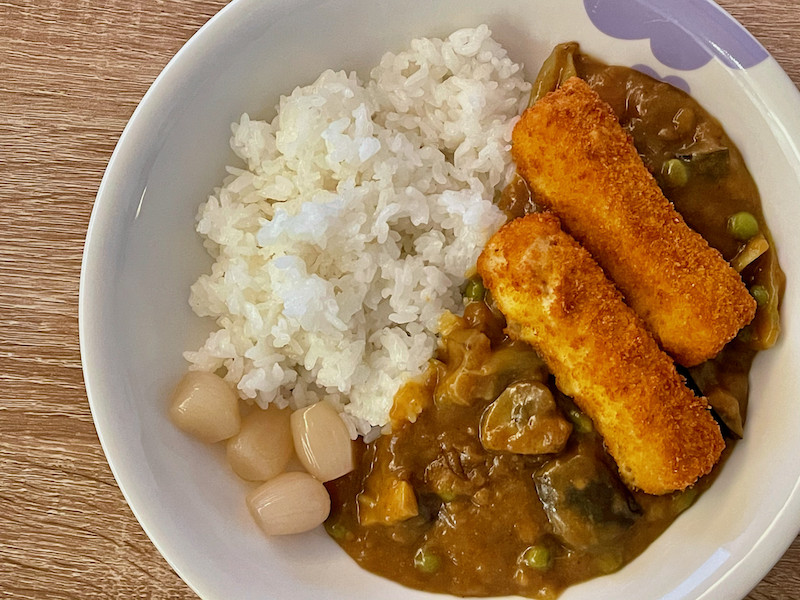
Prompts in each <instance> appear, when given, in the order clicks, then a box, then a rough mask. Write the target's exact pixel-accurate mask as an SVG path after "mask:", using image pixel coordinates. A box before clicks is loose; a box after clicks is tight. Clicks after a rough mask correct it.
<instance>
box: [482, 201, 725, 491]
mask: <svg viewBox="0 0 800 600" xmlns="http://www.w3.org/2000/svg"><path fill="white" fill-rule="evenodd" d="M478 272H479V273H480V274H481V276H482V277H483V281H484V285H486V287H487V288H488V289H489V290H490V291H491V293H492V296H493V297H494V299H495V302H496V303H497V305H498V307H499V308H500V310H501V311H502V312H503V314H504V315H505V317H506V319H507V321H508V332H509V334H510V335H511V336H512V337H515V338H518V339H521V340H524V341H526V342H528V343H530V344H531V345H532V346H533V347H534V348H536V350H537V351H538V352H539V354H540V355H541V356H542V358H543V359H544V361H545V363H546V364H547V366H548V368H549V369H550V371H551V372H552V373H553V375H554V376H555V378H556V384H557V385H558V387H559V388H560V389H561V391H563V392H564V393H565V394H567V395H569V396H572V397H573V398H574V399H575V402H576V403H577V404H578V406H580V408H581V409H582V410H584V411H585V412H586V413H587V414H588V415H589V416H590V417H592V419H593V420H594V423H595V426H596V427H597V429H598V431H599V432H600V434H601V435H602V436H603V438H604V440H605V443H606V446H607V447H608V451H609V454H611V456H612V457H613V458H614V460H615V461H616V463H617V466H618V467H619V471H620V475H621V476H622V478H623V480H625V482H626V483H627V484H628V485H631V486H633V487H636V488H638V489H641V490H642V491H644V492H647V493H650V494H664V493H668V492H671V491H674V490H682V489H685V488H686V487H688V486H690V485H692V484H693V483H694V482H695V481H696V480H697V479H698V478H699V477H701V476H702V475H705V474H706V473H708V472H709V471H711V468H712V467H713V466H714V464H715V463H716V462H717V460H718V459H719V457H720V454H721V453H722V450H723V448H724V447H725V443H724V441H723V439H722V435H721V433H720V429H719V426H718V425H717V423H716V422H715V421H714V419H713V417H712V416H711V413H710V412H709V408H708V403H707V402H706V400H705V398H698V397H696V396H695V395H694V394H693V393H692V392H691V390H689V389H688V388H687V387H686V385H685V384H684V381H683V379H682V377H681V376H680V375H679V374H678V372H677V371H676V370H675V366H674V364H673V363H672V360H670V358H669V357H668V356H667V355H666V354H665V353H664V352H663V351H662V350H661V349H660V348H659V347H658V345H657V344H656V342H655V340H654V339H653V338H652V336H651V335H650V334H649V333H648V331H647V329H646V328H645V327H644V324H643V323H642V322H641V320H640V319H639V317H638V316H637V315H636V313H634V312H633V310H631V309H630V308H629V307H628V306H627V305H626V304H625V302H624V301H623V299H622V296H621V294H620V293H619V292H618V291H617V290H616V288H615V287H614V286H613V284H612V283H611V282H610V281H609V280H608V279H607V278H606V277H605V275H604V274H603V271H602V269H601V268H600V267H599V265H598V264H597V263H596V262H595V261H594V260H593V259H592V257H591V256H590V255H589V253H588V252H587V251H586V250H585V249H584V248H583V247H581V246H580V244H578V243H577V242H576V241H575V240H574V239H573V238H571V237H570V236H569V235H567V234H566V233H565V232H564V231H562V229H561V225H560V223H559V220H558V218H557V217H555V216H554V215H552V214H549V213H540V214H531V215H528V216H526V217H524V218H521V219H516V220H514V221H512V222H510V223H508V224H506V225H505V226H504V227H502V228H501V229H500V231H498V232H497V233H496V234H495V235H494V236H493V237H492V238H491V239H490V240H489V243H488V244H487V246H486V248H485V249H484V251H483V253H482V254H481V255H480V257H479V258H478Z"/></svg>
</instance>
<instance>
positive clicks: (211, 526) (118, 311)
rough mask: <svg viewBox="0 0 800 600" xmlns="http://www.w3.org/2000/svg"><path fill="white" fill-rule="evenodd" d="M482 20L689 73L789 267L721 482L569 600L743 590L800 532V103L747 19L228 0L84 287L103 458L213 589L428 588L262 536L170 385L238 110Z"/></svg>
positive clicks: (138, 156) (140, 115) (103, 216)
mask: <svg viewBox="0 0 800 600" xmlns="http://www.w3.org/2000/svg"><path fill="white" fill-rule="evenodd" d="M660 4H669V7H662V8H653V7H658V6H659V5H660ZM670 13H673V14H670ZM482 22H485V23H488V24H489V26H490V27H491V29H492V30H493V32H494V37H495V38H496V39H498V40H499V41H500V42H501V43H502V44H504V45H505V46H506V48H507V49H508V50H509V52H510V54H511V56H512V58H513V59H514V60H516V61H518V62H524V63H525V65H526V73H527V75H528V77H529V78H532V77H533V76H535V73H536V71H537V70H538V67H539V65H540V64H541V62H542V60H543V59H544V58H545V56H546V55H547V54H548V53H549V51H550V49H551V48H552V46H553V45H555V44H556V43H559V42H562V41H567V40H573V39H574V40H577V41H579V42H580V43H581V45H582V48H583V50H584V51H586V52H588V53H590V54H593V55H595V56H596V57H598V58H600V59H602V60H604V61H607V62H611V63H618V64H624V65H629V66H632V65H644V66H645V67H647V68H649V69H652V70H653V71H655V72H656V73H657V74H658V75H659V76H662V77H667V76H674V77H680V78H681V79H682V80H683V83H684V84H686V85H688V86H689V87H690V88H691V91H692V94H693V95H694V96H695V97H696V98H697V99H698V100H700V102H701V103H703V104H704V105H705V106H706V108H708V109H709V110H710V111H711V112H712V113H713V114H714V115H716V116H717V117H718V118H719V119H720V120H721V121H722V122H723V124H724V125H725V127H726V129H727V131H728V133H729V134H730V135H731V136H732V137H733V139H734V140H735V141H736V142H737V143H738V145H739V146H740V149H741V150H742V151H743V153H744V156H745V159H746V161H747V163H748V165H749V167H750V169H751V171H752V173H753V175H754V177H755V179H756V182H757V183H758V185H759V188H760V190H761V194H762V199H763V203H764V209H765V213H766V217H767V220H768V222H769V224H770V226H771V228H772V232H773V234H774V237H775V239H776V241H777V247H778V253H779V256H780V259H781V263H782V265H783V268H784V270H785V271H786V275H787V279H788V284H787V289H786V296H785V299H784V306H783V328H784V329H783V334H782V337H781V340H780V342H779V343H778V345H777V346H776V347H775V348H773V349H771V350H770V351H769V352H766V353H764V354H762V355H760V356H759V357H758V359H757V361H756V364H755V367H754V369H753V372H752V383H753V393H752V399H751V403H750V412H749V419H748V423H747V432H746V437H745V439H744V440H743V441H742V442H740V443H739V444H738V445H737V447H736V449H735V451H734V453H733V455H732V456H731V458H730V459H729V460H728V461H727V462H726V463H725V465H724V467H723V469H722V472H721V474H720V476H719V478H718V480H717V481H716V482H715V483H714V485H713V486H712V488H711V489H710V490H709V491H708V492H707V493H706V494H704V495H703V496H702V497H701V498H700V500H699V501H698V502H697V504H696V505H695V506H693V507H692V508H691V509H690V510H689V511H687V513H685V514H684V515H682V516H681V517H680V518H679V519H678V521H677V522H676V523H675V524H674V525H673V526H672V527H670V529H669V530H668V531H667V532H666V533H665V534H664V535H663V536H661V537H660V538H659V539H658V540H657V541H656V542H655V543H654V544H653V545H652V546H651V547H650V548H649V549H648V550H647V551H646V552H645V553H644V554H643V555H642V556H640V557H639V558H638V559H636V560H635V561H634V562H633V563H631V564H630V565H628V566H627V567H625V568H624V569H623V570H621V571H620V572H618V573H616V574H614V575H611V576H607V577H602V578H598V579H595V580H592V581H590V582H587V583H584V584H581V585H578V586H575V587H573V588H570V589H569V590H568V591H567V592H566V593H565V594H564V595H563V600H582V599H589V598H591V599H595V598H637V599H643V598H644V599H648V598H654V599H655V598H662V599H669V600H678V599H698V598H702V599H703V600H712V599H716V600H731V599H733V598H741V597H743V596H744V595H746V593H747V592H748V591H749V590H750V589H751V588H752V587H753V586H754V585H755V584H756V583H757V582H758V581H759V580H760V579H761V578H762V577H763V576H764V575H765V574H766V573H767V571H768V570H769V569H770V567H771V566H772V565H773V564H774V562H775V561H776V560H777V559H778V558H779V557H780V556H781V554H782V553H783V552H784V551H785V549H786V548H787V547H788V546H789V544H790V543H791V541H792V540H793V539H794V537H795V535H796V534H797V532H798V529H800V493H799V492H798V480H799V479H800V461H798V460H797V459H796V457H797V456H798V455H800V435H798V432H800V405H799V404H798V403H797V401H796V400H797V397H798V392H799V391H800V384H799V383H798V372H797V370H796V368H794V366H795V364H796V361H794V360H793V355H794V356H796V355H797V352H798V349H800V340H798V336H800V329H798V323H797V318H796V315H797V305H798V288H797V285H796V282H797V281H798V280H800V243H798V241H797V240H798V236H797V233H796V231H795V229H796V227H797V225H798V223H800V203H798V202H797V199H796V193H797V192H796V190H797V189H798V187H799V186H798V184H800V152H799V151H798V145H797V144H798V140H800V110H798V109H800V102H798V100H799V98H798V93H797V90H796V89H795V87H794V86H793V85H792V83H791V82H790V81H789V79H788V78H787V77H786V76H785V74H784V73H783V72H782V71H781V69H780V68H779V67H778V65H777V64H776V63H775V61H774V60H773V59H772V58H771V57H769V56H767V54H766V52H765V51H764V50H763V48H761V47H760V46H758V44H757V43H755V42H754V41H753V40H752V38H751V37H750V36H749V34H747V33H746V32H745V31H744V30H743V29H741V27H740V26H739V25H737V24H736V22H735V21H733V19H731V18H730V17H729V16H728V15H727V14H726V13H724V12H723V11H721V10H720V9H719V8H718V7H716V5H714V4H712V3H711V2H709V1H707V0H694V1H690V0H673V1H672V2H669V3H666V2H659V1H658V0H585V2H581V1H580V0H561V1H559V2H553V1H552V0H525V1H523V0H496V1H487V0H430V1H429V2H425V3H421V2H414V1H412V0H377V1H376V0H369V1H362V0H337V1H336V2H330V1H329V2H323V1H319V0H315V1H311V0H302V1H299V0H234V1H233V2H232V3H231V4H230V5H228V6H227V7H226V8H225V9H224V10H222V11H221V12H220V13H219V15H217V16H216V17H215V18H213V19H212V20H211V21H209V22H208V24H207V25H206V26H204V27H203V28H202V29H201V30H200V31H199V32H198V33H197V34H196V35H195V36H194V37H193V38H192V39H191V40H190V41H189V42H188V43H187V44H186V46H185V47H184V48H183V49H182V50H181V51H180V52H179V53H178V54H177V55H176V56H175V58H174V59H173V60H172V61H171V62H170V64H169V65H168V66H167V68H166V69H165V70H164V72H163V73H162V74H161V75H160V76H159V77H158V79H157V80H156V82H155V83H154V84H153V86H152V88H151V89H150V91H149V92H148V93H147V95H146V96H145V98H144V99H143V100H142V103H141V104H140V106H139V107H138V109H137V110H136V112H135V113H134V115H133V117H132V118H131V121H130V123H129V124H128V127H127V128H126V129H125V132H124V133H123V135H122V137H121V139H120V141H119V144H118V146H117V148H116V150H115V152H114V154H113V156H112V158H111V161H110V163H109V165H108V169H107V171H106V174H105V177H104V178H103V182H102V185H101V187H100V190H99V192H98V196H97V201H96V204H95V207H94V212H93V214H92V220H91V224H90V227H89V233H88V236H87V239H86V248H85V254H84V264H83V271H82V277H81V291H80V294H81V298H80V335H81V351H82V356H83V365H84V373H85V379H86V387H87V391H88V394H89V400H90V403H91V407H92V412H93V415H94V418H95V423H96V425H97V430H98V433H99V436H100V440H101V442H102V444H103V448H104V449H105V452H106V455H107V457H108V461H109V463H110V465H111V468H112V470H113V471H114V474H115V476H116V478H117V481H118V482H119V485H120V488H121V489H122V491H123V493H124V494H125V497H126V498H127V500H128V502H129V504H130V505H131V508H132V509H133V511H134V513H135V514H136V516H137V518H138V519H139V521H140V522H141V524H142V526H143V527H144V529H145V531H146V532H147V534H148V535H149V536H150V538H151V539H152V540H153V542H154V544H155V545H156V546H157V547H158V549H159V550H160V551H161V553H162V554H163V555H164V556H165V557H166V559H167V560H168V561H169V562H170V564H171V565H172V566H173V567H174V568H175V570H176V571H177V572H178V573H179V575H180V576H181V577H183V579H184V580H185V581H186V582H187V583H188V584H189V585H190V586H191V587H192V588H193V589H194V590H195V591H196V592H197V593H198V594H199V595H200V596H201V597H203V598H206V599H216V598H219V599H223V598H225V599H229V598H260V599H264V598H281V599H282V598H297V599H301V598H330V599H337V598H341V599H345V598H346V599H348V600H349V599H351V598H354V597H366V596H367V595H369V596H374V597H379V598H382V599H387V600H388V599H395V598H397V599H400V598H402V599H412V598H430V597H431V596H429V595H427V594H424V593H421V592H417V591H414V590H409V589H406V588H403V587H401V586H399V585H396V584H394V583H392V582H390V581H387V580H384V579H381V578H378V577H376V576H373V575H371V574H369V573H367V572H365V571H363V570H361V569H360V568H359V567H358V566H357V565H356V564H355V563H354V562H353V561H352V560H351V559H350V558H349V557H348V556H347V555H346V554H345V553H344V552H342V551H341V550H339V549H338V547H337V546H336V544H335V543H334V542H333V541H331V540H330V539H328V537H327V536H326V535H325V533H324V532H323V531H322V530H321V529H320V530H317V531H314V532H312V533H309V534H306V535H302V536H297V537H293V538H288V539H267V538H265V537H264V536H262V535H261V534H260V533H259V531H258V530H257V528H256V527H255V526H254V525H253V523H252V521H251V520H250V517H249V515H248V514H247V513H246V509H245V507H244V502H243V495H244V491H245V487H246V486H245V485H244V484H243V483H242V482H240V481H238V480H237V479H236V477H235V476H234V475H232V474H231V472H230V470H229V469H228V468H227V467H226V466H225V464H224V459H223V457H222V455H221V453H220V452H219V451H218V450H219V449H218V448H210V447H207V446H204V445H202V444H199V443H196V442H193V441H191V440H189V439H188V438H187V437H186V436H185V435H183V434H181V433H180V432H179V431H177V430H176V429H175V428H174V427H173V426H172V425H171V424H170V422H169V421H168V420H167V418H166V414H165V403H166V395H167V393H168V391H169V389H170V388H171V386H172V385H173V384H174V382H175V381H176V379H177V378H178V377H179V376H180V374H181V373H182V372H183V370H184V369H185V364H184V363H183V360H182V358H181V353H182V351H183V350H184V349H187V348H192V347H197V346H199V345H200V344H201V343H202V341H203V340H204V338H205V335H206V333H207V331H208V330H207V329H206V327H208V324H205V323H202V322H201V321H200V320H199V319H197V318H196V317H194V316H193V314H192V313H191V311H190V310H189V308H188V305H187V297H188V289H189V285H190V284H191V283H192V282H193V281H194V280H195V279H196V277H197V276H198V275H199V274H200V273H201V272H203V271H204V270H206V269H207V268H208V266H209V262H208V261H209V259H208V257H207V256H206V254H205V251H204V250H203V248H202V246H201V244H200V241H199V239H198V238H197V237H196V235H195V233H194V228H193V224H194V215H195V212H196V209H197V206H198V204H199V203H200V202H201V201H203V200H204V199H205V198H206V197H207V195H208V194H209V193H210V192H211V190H212V189H213V187H214V186H215V185H217V184H218V182H219V181H221V179H222V177H223V175H224V166H225V165H226V164H228V163H230V162H231V161H232V160H233V156H232V154H231V152H230V151H229V150H228V138H229V135H230V133H229V131H230V130H229V125H230V123H231V122H232V121H234V120H236V119H238V117H239V116H240V114H241V113H243V112H248V113H249V114H251V115H259V116H261V117H263V118H271V116H272V115H273V108H272V107H273V106H274V105H275V103H276V102H277V99H278V97H279V95H280V94H281V93H288V92H289V91H291V89H292V88H293V87H294V86H296V85H302V84H306V83H309V82H311V81H312V80H313V79H315V78H316V76H317V75H318V74H319V73H320V72H321V71H322V70H323V69H325V68H336V69H348V70H350V69H356V70H359V72H361V73H365V72H366V69H368V68H369V67H370V66H372V65H374V64H375V63H377V61H378V58H379V57H380V55H381V54H382V53H383V52H385V51H387V50H398V49H401V48H402V47H404V46H405V45H406V44H407V42H408V40H409V39H410V38H411V37H417V36H442V35H447V34H449V33H450V32H451V31H453V30H454V29H457V28H459V27H468V26H469V27H471V26H475V25H477V24H479V23H482ZM604 31H605V33H604ZM612 35H613V36H616V37H612ZM620 38H626V39H620ZM650 38H652V40H651V39H650ZM651 47H652V48H653V49H654V50H651ZM659 59H660V60H659ZM744 67H746V68H744Z"/></svg>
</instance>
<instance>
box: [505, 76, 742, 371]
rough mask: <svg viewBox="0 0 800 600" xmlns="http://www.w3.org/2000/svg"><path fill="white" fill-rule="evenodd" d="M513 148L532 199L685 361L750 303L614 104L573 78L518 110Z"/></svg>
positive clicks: (730, 330)
mask: <svg viewBox="0 0 800 600" xmlns="http://www.w3.org/2000/svg"><path fill="white" fill-rule="evenodd" d="M512 155H513V156H514V160H515V161H516V163H517V168H518V170H519V172H520V173H521V174H522V176H523V177H524V178H525V180H526V181H527V182H528V183H529V184H530V186H531V189H532V190H533V191H534V194H535V197H536V200H537V202H540V203H542V204H543V205H545V206H546V207H547V208H549V209H550V210H552V211H553V212H554V213H556V214H557V215H558V216H559V217H560V218H561V220H562V222H563V224H564V228H565V230H566V231H568V232H569V233H570V234H571V235H572V236H573V237H575V239H577V240H578V241H579V242H580V243H581V244H583V246H585V247H586V249H587V250H589V252H590V253H591V254H592V255H593V256H594V258H595V259H596V260H597V262H598V263H600V265H601V266H602V268H603V269H604V270H605V271H606V272H607V273H608V274H609V276H610V277H611V279H612V280H613V281H614V283H615V284H616V285H617V286H618V287H619V288H620V290H622V292H623V294H624V295H625V297H626V300H627V302H628V303H629V304H630V306H631V307H632V308H633V309H634V310H635V311H636V313H637V314H638V315H639V316H640V317H641V318H642V319H643V320H644V322H645V323H646V324H647V326H648V327H649V328H650V329H651V331H652V332H653V335H654V336H655V338H656V339H657V340H658V341H659V343H660V344H661V346H662V347H663V348H664V349H665V350H666V351H667V352H668V353H670V354H671V355H672V356H673V357H674V358H675V360H677V361H678V362H679V363H681V364H683V365H684V366H694V365H697V364H699V363H701V362H703V361H704V360H707V359H709V358H712V357H713V356H715V355H716V354H717V353H718V352H719V351H720V350H721V349H722V347H723V346H724V345H725V344H726V343H727V342H729V341H730V340H731V339H732V338H733V337H734V336H735V335H736V333H737V332H738V331H739V329H741V328H742V327H744V326H745V325H747V324H748V323H749V322H750V321H751V320H752V319H753V316H754V315H755V310H756V303H755V300H753V298H752V297H751V296H750V294H749V293H748V291H747V288H746V287H745V285H744V284H743V283H742V279H741V277H740V276H739V274H738V273H736V272H735V271H734V270H733V269H732V268H731V267H730V266H729V265H728V263H727V262H726V261H725V260H724V259H723V257H722V255H721V254H720V253H719V252H718V251H717V250H715V249H713V248H711V247H710V246H709V245H708V243H707V242H706V241H705V240H704V239H703V238H702V237H701V236H700V235H699V234H698V233H696V232H694V231H692V230H691V229H690V228H689V227H688V226H687V225H686V223H685V222H684V220H683V217H681V215H679V214H678V213H677V212H676V211H675V209H674V208H673V206H672V204H671V203H670V202H669V201H668V200H667V199H666V198H665V197H664V194H663V193H662V192H661V190H660V189H659V187H658V185H657V183H656V180H655V179H654V178H653V176H652V175H651V174H650V172H649V171H648V170H647V168H646V167H645V165H644V163H643V162H642V160H641V158H640V157H639V154H638V152H637V150H636V148H635V147H634V145H633V143H632V141H631V140H630V138H629V137H628V135H627V134H626V133H625V131H624V130H623V129H622V128H621V127H620V125H619V122H618V121H617V117H616V115H615V114H614V113H613V111H612V110H611V107H610V106H609V105H608V104H606V103H605V102H603V101H602V100H601V98H600V96H599V95H598V94H597V93H596V92H595V91H593V90H592V89H591V88H590V87H589V86H588V85H587V84H586V82H584V81H583V80H581V79H578V78H577V77H573V78H571V79H569V80H568V81H567V82H566V83H564V84H563V85H562V86H561V87H560V88H559V89H558V90H557V91H555V92H553V93H551V94H549V95H547V96H545V97H544V98H543V99H542V100H540V101H538V102H537V103H536V104H534V105H533V106H532V107H531V108H529V109H528V110H526V111H525V113H524V114H523V116H522V118H521V120H520V121H519V122H518V123H517V125H516V126H515V128H514V134H513V145H512Z"/></svg>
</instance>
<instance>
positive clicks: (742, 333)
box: [736, 325, 756, 344]
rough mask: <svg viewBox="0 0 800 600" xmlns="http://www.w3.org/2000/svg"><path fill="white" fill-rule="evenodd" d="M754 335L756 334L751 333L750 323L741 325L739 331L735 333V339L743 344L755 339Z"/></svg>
mask: <svg viewBox="0 0 800 600" xmlns="http://www.w3.org/2000/svg"><path fill="white" fill-rule="evenodd" d="M755 337H756V336H755V334H754V333H753V328H752V327H751V326H750V325H747V326H746V327H742V328H741V329H740V330H739V333H737V334H736V339H738V340H739V341H740V342H743V343H745V344H749V343H751V342H752V341H753V340H754V339H755Z"/></svg>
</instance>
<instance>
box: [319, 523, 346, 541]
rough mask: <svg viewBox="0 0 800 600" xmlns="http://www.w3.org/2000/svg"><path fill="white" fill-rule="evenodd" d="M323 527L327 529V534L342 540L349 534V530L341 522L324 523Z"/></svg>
mask: <svg viewBox="0 0 800 600" xmlns="http://www.w3.org/2000/svg"><path fill="white" fill-rule="evenodd" d="M325 529H327V530H328V535H330V536H331V537H332V538H333V539H335V540H343V539H345V538H346V537H347V536H348V535H349V534H350V530H349V529H348V528H347V527H345V526H344V525H342V524H341V523H332V524H330V525H327V524H326V525H325Z"/></svg>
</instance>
